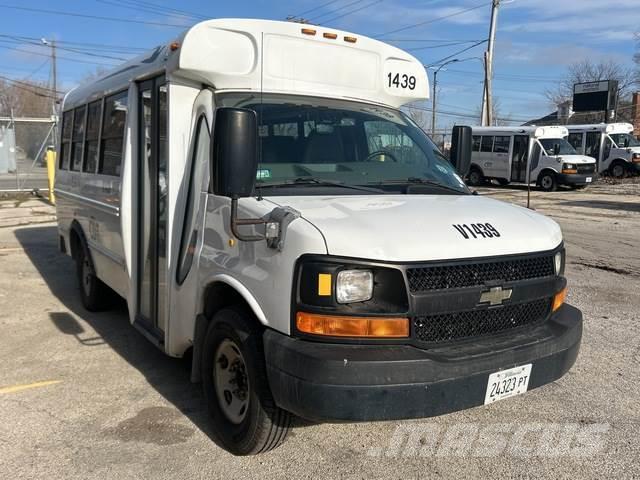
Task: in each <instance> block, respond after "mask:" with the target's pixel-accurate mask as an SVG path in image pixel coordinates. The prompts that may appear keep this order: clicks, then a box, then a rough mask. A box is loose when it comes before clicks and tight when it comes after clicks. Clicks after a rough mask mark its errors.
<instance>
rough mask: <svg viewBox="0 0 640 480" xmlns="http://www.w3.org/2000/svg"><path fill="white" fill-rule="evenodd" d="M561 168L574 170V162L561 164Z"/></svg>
mask: <svg viewBox="0 0 640 480" xmlns="http://www.w3.org/2000/svg"><path fill="white" fill-rule="evenodd" d="M562 169H563V170H575V169H576V165H575V163H565V164H564V165H562Z"/></svg>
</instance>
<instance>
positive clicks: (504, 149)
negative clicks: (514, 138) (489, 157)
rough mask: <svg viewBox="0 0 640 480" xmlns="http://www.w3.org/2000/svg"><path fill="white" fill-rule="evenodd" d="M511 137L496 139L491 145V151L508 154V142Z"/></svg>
mask: <svg viewBox="0 0 640 480" xmlns="http://www.w3.org/2000/svg"><path fill="white" fill-rule="evenodd" d="M510 141H511V137H496V139H495V141H494V143H493V151H494V152H495V153H509V142H510Z"/></svg>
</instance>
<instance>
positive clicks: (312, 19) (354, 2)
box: [309, 0, 365, 22]
mask: <svg viewBox="0 0 640 480" xmlns="http://www.w3.org/2000/svg"><path fill="white" fill-rule="evenodd" d="M364 1H365V0H354V1H353V2H350V3H347V4H346V5H343V6H341V7H340V8H338V9H336V10H330V11H328V12H324V13H321V14H320V15H316V16H315V17H311V18H310V19H309V21H310V22H314V21H316V20H317V19H318V18H322V17H326V16H327V15H335V14H336V13H337V12H339V11H340V10H344V9H345V8H349V7H350V6H352V5H356V4H358V3H362V2H364Z"/></svg>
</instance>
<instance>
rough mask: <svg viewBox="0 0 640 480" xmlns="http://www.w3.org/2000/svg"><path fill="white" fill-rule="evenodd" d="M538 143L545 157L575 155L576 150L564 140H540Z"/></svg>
mask: <svg viewBox="0 0 640 480" xmlns="http://www.w3.org/2000/svg"><path fill="white" fill-rule="evenodd" d="M540 143H541V144H542V146H543V147H544V151H545V153H546V154H547V155H577V154H578V152H576V149H575V148H573V147H572V146H571V144H570V143H569V142H567V139H566V138H541V139H540Z"/></svg>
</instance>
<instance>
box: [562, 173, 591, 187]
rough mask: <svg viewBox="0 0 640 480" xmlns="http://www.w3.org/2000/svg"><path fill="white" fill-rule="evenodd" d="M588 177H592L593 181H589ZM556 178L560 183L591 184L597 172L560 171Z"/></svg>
mask: <svg viewBox="0 0 640 480" xmlns="http://www.w3.org/2000/svg"><path fill="white" fill-rule="evenodd" d="M587 178H590V179H591V181H590V182H587ZM556 179H557V180H558V184H559V185H590V184H592V183H593V182H594V181H595V179H596V174H595V173H589V174H584V175H583V174H577V173H570V174H567V173H559V174H557V175H556Z"/></svg>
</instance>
